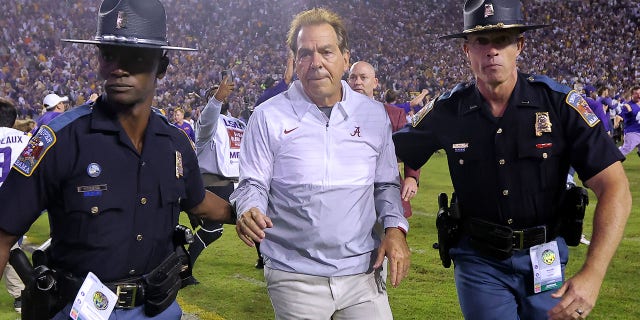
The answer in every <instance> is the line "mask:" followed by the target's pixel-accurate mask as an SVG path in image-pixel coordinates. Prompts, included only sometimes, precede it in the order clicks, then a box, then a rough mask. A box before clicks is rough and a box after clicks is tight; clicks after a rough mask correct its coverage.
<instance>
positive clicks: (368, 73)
mask: <svg viewBox="0 0 640 320" xmlns="http://www.w3.org/2000/svg"><path fill="white" fill-rule="evenodd" d="M349 86H350V87H351V89H353V91H356V92H360V93H362V94H364V95H366V96H367V97H369V98H373V90H374V89H375V88H376V87H378V78H376V73H375V70H374V69H373V67H372V66H371V65H370V64H368V63H364V62H356V63H355V64H354V65H353V66H351V71H350V73H349Z"/></svg>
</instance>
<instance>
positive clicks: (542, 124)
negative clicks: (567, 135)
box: [535, 112, 551, 137]
mask: <svg viewBox="0 0 640 320" xmlns="http://www.w3.org/2000/svg"><path fill="white" fill-rule="evenodd" d="M535 130H536V136H537V137H540V136H542V133H543V132H551V120H550V119H549V112H536V124H535Z"/></svg>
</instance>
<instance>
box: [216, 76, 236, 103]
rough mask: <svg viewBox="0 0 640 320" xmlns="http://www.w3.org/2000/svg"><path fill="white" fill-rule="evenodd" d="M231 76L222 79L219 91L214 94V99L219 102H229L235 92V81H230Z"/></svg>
mask: <svg viewBox="0 0 640 320" xmlns="http://www.w3.org/2000/svg"><path fill="white" fill-rule="evenodd" d="M229 76H230V75H226V76H225V77H224V79H222V82H221V83H220V86H219V87H218V90H217V91H216V93H214V94H213V97H214V98H216V100H218V101H221V102H224V101H225V100H227V98H228V97H229V95H230V94H231V91H233V89H234V88H235V86H236V85H235V84H234V83H233V81H230V79H229Z"/></svg>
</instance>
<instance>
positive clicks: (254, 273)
mask: <svg viewBox="0 0 640 320" xmlns="http://www.w3.org/2000/svg"><path fill="white" fill-rule="evenodd" d="M624 166H625V169H626V171H627V175H628V177H629V181H630V184H631V191H632V194H633V202H634V205H633V209H632V212H631V218H630V220H629V222H628V224H627V228H626V231H625V237H624V239H623V241H622V243H621V245H620V247H619V249H618V252H617V254H616V256H615V258H614V261H613V262H612V264H611V266H610V268H609V272H608V274H607V277H606V279H605V282H604V285H603V288H602V290H601V292H600V299H599V300H598V304H597V305H596V308H595V310H594V311H593V312H592V313H591V315H590V316H589V319H591V320H597V319H607V320H609V319H640V308H638V306H640V295H638V288H637V285H638V283H640V271H638V270H640V216H639V214H640V206H639V205H638V203H640V186H639V182H640V158H638V156H637V155H636V154H635V153H632V154H630V155H629V158H628V160H627V161H626V162H625V163H624ZM422 172H423V173H422V178H421V181H420V191H419V194H418V195H417V197H416V199H415V200H414V201H412V203H413V208H414V216H413V217H411V218H410V220H409V222H410V224H411V231H410V233H409V236H408V241H409V246H410V247H411V251H412V253H413V255H412V265H411V271H410V274H409V276H408V278H407V279H405V280H404V282H403V283H402V284H401V285H400V287H398V288H390V289H389V296H390V301H391V307H392V309H393V312H394V317H395V319H398V320H403V319H406V320H408V319H420V320H422V319H425V320H426V319H461V318H462V315H461V313H460V310H459V306H458V301H457V296H456V291H455V286H454V282H453V269H444V268H443V267H442V266H441V265H440V260H439V258H438V253H437V250H434V249H433V248H432V245H433V243H434V242H436V238H437V237H436V230H435V212H436V196H437V194H438V193H440V192H447V193H451V191H452V188H451V181H450V179H449V175H448V171H447V168H446V159H445V157H444V155H443V154H437V155H435V156H434V157H433V158H432V159H431V160H430V162H429V163H428V164H427V165H426V166H425V168H424V169H423V171H422ZM594 208H595V197H594V196H593V194H591V204H590V205H589V208H588V210H587V211H588V213H587V214H588V217H587V219H586V223H585V230H584V231H585V234H586V235H587V237H588V238H590V234H591V216H592V214H593V209H594ZM184 223H185V224H188V223H187V221H186V219H185V220H184ZM47 233H48V227H47V221H46V216H44V217H43V218H41V219H40V220H39V221H38V222H37V223H36V224H34V226H33V227H32V229H31V231H29V233H28V234H27V235H28V240H29V241H31V242H34V243H40V242H42V241H44V240H46V238H47V237H48V235H47ZM586 249H587V247H586V246H584V245H581V246H579V247H575V248H571V257H570V258H571V260H570V262H569V265H568V272H567V275H569V276H570V275H572V274H574V273H575V272H576V270H578V268H579V267H580V266H581V264H582V262H583V261H584V257H585V253H586ZM255 258H256V253H255V250H254V249H253V248H249V247H246V246H245V245H244V244H243V243H242V242H241V241H240V240H239V239H238V238H237V236H236V234H235V231H234V228H233V227H232V226H226V231H225V234H224V236H223V237H222V238H220V240H218V241H217V242H215V243H214V244H213V245H212V246H210V247H209V248H208V249H206V250H205V251H204V252H203V254H202V255H201V257H200V258H199V260H198V263H197V264H196V266H195V270H194V274H195V276H196V278H197V279H198V280H199V281H200V282H201V284H200V285H197V286H191V287H188V288H186V289H184V290H182V291H181V292H180V295H179V301H180V303H181V305H182V307H183V309H184V311H185V312H186V313H189V314H193V315H195V316H196V317H197V318H199V319H229V320H234V319H238V320H245V319H247V320H253V319H273V312H272V309H271V304H270V302H269V298H268V296H267V294H266V288H265V282H264V277H263V275H262V272H261V270H256V269H254V267H253V264H254V263H255ZM12 302H13V299H11V297H10V296H9V295H8V294H7V292H6V290H2V292H1V293H0V320H5V319H17V318H19V317H18V315H17V314H16V313H14V312H13V307H12Z"/></svg>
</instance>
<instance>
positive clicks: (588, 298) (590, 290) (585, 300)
mask: <svg viewBox="0 0 640 320" xmlns="http://www.w3.org/2000/svg"><path fill="white" fill-rule="evenodd" d="M601 285H602V278H601V277H599V276H590V275H588V274H587V271H584V270H582V271H580V272H578V273H577V274H576V275H575V276H574V277H573V278H570V279H569V280H567V282H565V283H564V285H562V287H560V289H559V290H558V291H556V292H555V293H553V294H552V295H551V296H552V297H553V298H561V300H560V302H558V304H557V305H556V306H555V307H553V309H551V310H549V312H548V315H549V319H550V320H559V319H584V318H586V317H587V316H588V315H589V313H590V312H591V310H592V309H593V306H594V305H595V304H596V300H597V299H598V293H599V292H600V286H601Z"/></svg>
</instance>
